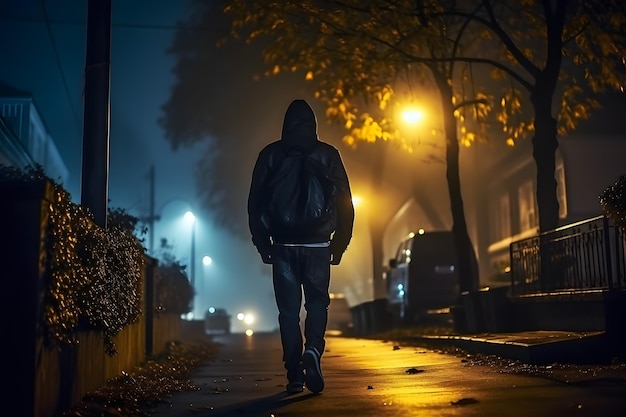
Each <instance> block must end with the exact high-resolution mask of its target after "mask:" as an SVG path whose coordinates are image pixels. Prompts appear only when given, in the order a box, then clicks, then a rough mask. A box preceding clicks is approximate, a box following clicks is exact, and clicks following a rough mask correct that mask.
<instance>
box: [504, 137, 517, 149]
mask: <svg viewBox="0 0 626 417" xmlns="http://www.w3.org/2000/svg"><path fill="white" fill-rule="evenodd" d="M506 144H507V146H510V147H511V148H512V147H514V146H515V141H514V140H513V139H512V138H507V140H506Z"/></svg>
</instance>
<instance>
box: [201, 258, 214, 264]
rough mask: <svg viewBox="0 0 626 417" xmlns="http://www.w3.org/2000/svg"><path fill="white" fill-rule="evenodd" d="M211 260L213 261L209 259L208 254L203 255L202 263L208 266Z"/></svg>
mask: <svg viewBox="0 0 626 417" xmlns="http://www.w3.org/2000/svg"><path fill="white" fill-rule="evenodd" d="M212 262H213V259H211V257H210V256H205V257H203V258H202V263H203V264H204V265H205V266H209V265H211V263H212Z"/></svg>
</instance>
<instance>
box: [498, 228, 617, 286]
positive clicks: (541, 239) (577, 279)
mask: <svg viewBox="0 0 626 417" xmlns="http://www.w3.org/2000/svg"><path fill="white" fill-rule="evenodd" d="M625 238H626V236H625V235H624V231H623V230H621V229H620V228H619V227H616V226H615V224H614V223H613V222H612V221H610V220H609V219H608V218H606V217H605V216H598V217H594V218H591V219H588V220H583V221H581V222H578V223H573V224H570V225H567V226H563V227H560V228H558V229H555V230H552V231H549V232H545V233H542V234H540V235H538V236H534V237H531V238H528V239H523V240H519V241H516V242H513V243H511V246H510V256H511V292H512V294H514V295H524V294H534V293H547V292H561V291H579V290H594V289H595V290H604V289H626V259H625V253H626V252H625V250H626V248H625ZM542 262H543V264H542Z"/></svg>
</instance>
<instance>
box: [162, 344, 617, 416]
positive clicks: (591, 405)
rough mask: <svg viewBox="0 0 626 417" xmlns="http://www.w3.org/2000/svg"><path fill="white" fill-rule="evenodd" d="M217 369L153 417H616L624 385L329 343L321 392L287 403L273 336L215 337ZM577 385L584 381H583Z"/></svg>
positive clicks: (202, 372) (198, 376) (199, 376)
mask: <svg viewBox="0 0 626 417" xmlns="http://www.w3.org/2000/svg"><path fill="white" fill-rule="evenodd" d="M215 340H216V341H217V342H219V343H222V344H223V345H222V348H221V349H220V352H219V353H218V355H217V358H216V360H215V361H214V362H213V363H211V364H209V365H207V366H204V367H201V368H199V369H198V370H196V372H194V374H193V375H192V379H193V381H194V383H195V384H196V385H198V386H199V387H200V390H198V391H192V392H182V393H175V394H174V395H173V396H172V397H171V398H169V399H166V401H165V402H164V403H163V404H162V405H160V406H159V407H158V408H157V409H155V411H154V413H153V414H152V415H153V417H173V416H176V417H180V416H219V417H223V416H245V417H252V416H255V417H260V416H275V417H288V416H316V417H319V416H323V417H333V416H354V417H357V416H359V417H360V416H377V417H378V416H385V417H388V416H392V417H393V416H429V417H430V416H481V417H484V416H498V417H508V416H520V417H521V416H524V417H529V416H531V417H544V416H545V417H547V416H550V417H554V416H624V415H626V384H625V383H624V382H625V381H624V380H612V381H611V380H609V381H601V382H600V383H597V381H596V383H587V384H585V383H579V382H580V381H579V382H578V383H575V384H572V383H563V382H559V381H555V380H550V379H546V378H539V377H536V376H528V375H514V374H509V373H506V372H502V370H501V369H500V368H498V367H490V366H483V365H480V366H470V365H469V364H468V363H467V362H466V361H465V360H464V358H462V357H457V356H455V355H451V354H445V353H441V352H437V351H433V350H429V349H426V348H419V347H406V346H402V347H398V346H394V344H393V343H391V342H383V341H376V340H366V339H351V338H333V337H331V338H329V339H328V343H327V350H326V352H325V354H324V357H323V359H322V368H323V371H324V376H325V379H326V388H325V390H324V391H323V392H322V393H321V394H319V395H315V394H311V393H310V392H308V391H306V390H305V392H304V393H302V394H297V395H293V396H287V395H286V393H285V392H284V384H285V383H286V381H285V373H284V369H283V368H282V362H281V353H282V352H281V350H280V341H279V336H278V334H275V333H268V334H255V335H254V336H252V337H246V336H244V335H240V334H233V335H228V336H216V337H215ZM583 382H584V381H583Z"/></svg>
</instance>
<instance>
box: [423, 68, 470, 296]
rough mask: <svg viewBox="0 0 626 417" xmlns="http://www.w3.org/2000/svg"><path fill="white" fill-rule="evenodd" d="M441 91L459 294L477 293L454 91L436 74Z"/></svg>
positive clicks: (443, 78) (447, 177) (442, 77)
mask: <svg viewBox="0 0 626 417" xmlns="http://www.w3.org/2000/svg"><path fill="white" fill-rule="evenodd" d="M433 75H434V76H435V79H436V82H437V87H438V89H439V93H440V96H441V105H442V108H443V119H444V135H445V140H446V179H447V181H448V195H449V197H450V206H451V210H452V234H453V235H454V243H455V246H456V253H457V263H458V265H457V268H458V273H459V290H460V292H461V293H463V292H466V291H476V290H477V289H478V282H479V278H478V262H477V261H476V253H475V252H474V247H473V246H472V242H471V240H470V237H469V234H468V233H467V223H466V222H465V211H464V208H463V198H462V196H461V178H460V170H459V141H458V138H457V129H456V119H455V117H454V108H453V106H452V88H451V87H450V85H449V84H448V81H447V79H446V78H445V77H444V76H442V75H439V74H436V73H434V74H433Z"/></svg>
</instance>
